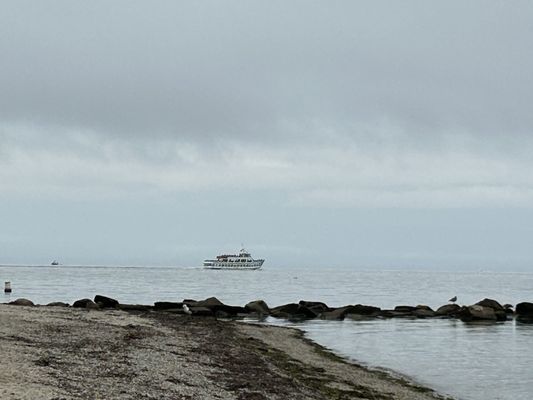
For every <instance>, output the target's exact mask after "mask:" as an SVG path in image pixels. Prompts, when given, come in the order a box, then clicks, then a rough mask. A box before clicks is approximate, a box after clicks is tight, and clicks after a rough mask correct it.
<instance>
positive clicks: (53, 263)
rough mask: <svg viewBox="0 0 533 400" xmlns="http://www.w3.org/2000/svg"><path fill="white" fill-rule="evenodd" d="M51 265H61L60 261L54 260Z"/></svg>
mask: <svg viewBox="0 0 533 400" xmlns="http://www.w3.org/2000/svg"><path fill="white" fill-rule="evenodd" d="M50 265H59V261H56V260H54V261H52V263H51V264H50Z"/></svg>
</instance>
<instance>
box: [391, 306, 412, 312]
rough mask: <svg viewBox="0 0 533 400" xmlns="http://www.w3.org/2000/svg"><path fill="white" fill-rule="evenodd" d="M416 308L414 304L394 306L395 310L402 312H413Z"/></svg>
mask: <svg viewBox="0 0 533 400" xmlns="http://www.w3.org/2000/svg"><path fill="white" fill-rule="evenodd" d="M415 310H416V307H413V306H396V307H394V311H397V312H401V313H412V312H413V311H415Z"/></svg>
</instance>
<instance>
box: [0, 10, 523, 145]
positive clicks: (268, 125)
mask: <svg viewBox="0 0 533 400" xmlns="http://www.w3.org/2000/svg"><path fill="white" fill-rule="evenodd" d="M2 8H3V10H2V13H1V16H0V26H1V28H0V29H1V37H0V50H1V53H2V71H3V72H2V75H1V77H0V85H1V87H2V93H1V94H0V117H1V118H2V120H4V121H8V122H32V123H36V124H39V125H48V126H52V127H53V126H62V127H70V128H78V129H79V128H82V129H89V130H92V131H94V132H96V133H100V134H103V135H123V136H127V137H132V136H139V137H145V138H149V139H153V138H154V136H170V137H178V138H181V139H183V138H187V139H190V140H193V141H196V140H200V139H202V138H208V139H213V138H217V137H218V138H238V139H239V140H260V141H264V140H268V138H270V139H275V140H283V138H286V137H287V136H296V137H300V136H301V135H302V134H305V129H304V127H305V126H306V124H311V123H313V122H316V121H319V123H320V124H321V125H324V126H333V127H338V126H340V127H341V129H340V132H341V133H342V134H348V135H353V134H354V133H353V126H354V125H355V126H358V125H360V124H361V123H363V124H373V123H376V122H379V121H382V120H387V121H389V122H390V123H391V124H393V125H395V126H401V127H403V129H404V130H406V131H409V132H411V134H412V135H415V134H418V136H424V135H432V136H434V135H437V134H446V133H447V132H448V131H450V130H451V131H456V130H461V131H464V132H466V133H467V134H471V135H488V134H493V135H501V134H506V135H509V134H511V135H524V134H529V133H530V132H531V129H532V127H533V115H532V113H531V112H530V110H529V108H530V107H529V105H530V104H531V103H532V100H533V90H531V89H532V88H533V82H532V79H533V78H532V77H531V74H530V71H531V70H533V56H531V52H530V49H531V48H532V47H533V27H532V22H531V21H532V18H531V17H532V16H533V6H532V5H531V3H529V2H513V4H511V5H508V4H506V5H504V4H502V3H499V2H488V3H487V2H481V1H479V2H469V3H468V4H467V5H465V4H464V3H463V2H446V3H442V4H431V5H428V4H426V3H425V2H421V1H413V2H408V3H402V4H394V3H385V2H372V3H371V4H369V3H367V4H364V3H355V2H337V3H335V5H331V4H325V3H324V4H320V3H309V2H293V3H291V4H287V3H284V2H280V3H276V2H269V3H268V4H264V3H260V2H225V3H218V2H205V3H194V4H184V3H175V2H167V1H160V2H155V3H146V2H130V1H128V2H113V4H109V3H107V2H91V3H84V2H72V1H65V2H61V1H60V2H54V3H53V4H41V3H35V2H14V3H11V4H7V5H6V4H4V5H3V6H2ZM291 126H293V127H294V126H296V129H294V130H292V131H291V130H290V129H287V127H291ZM302 131H304V132H302ZM374 133H375V132H372V131H370V132H368V134H367V135H368V136H372V135H374ZM319 136H320V135H319Z"/></svg>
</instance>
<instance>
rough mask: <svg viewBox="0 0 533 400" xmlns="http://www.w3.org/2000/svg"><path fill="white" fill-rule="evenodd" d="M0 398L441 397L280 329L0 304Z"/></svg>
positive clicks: (159, 314) (419, 399) (414, 399)
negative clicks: (352, 361) (343, 357)
mask: <svg viewBox="0 0 533 400" xmlns="http://www.w3.org/2000/svg"><path fill="white" fill-rule="evenodd" d="M0 362H1V364H0V399H3V400H14V399H28V400H30V399H31V400H36V399H39V400H41V399H43V400H44V399H47V400H62V399H65V400H67V399H91V400H92V399H199V400H208V399H239V400H248V399H249V400H262V399H280V400H282V399H283V400H285V399H298V400H299V399H302V400H303V399H405V400H407V399H409V400H426V399H436V398H438V399H444V397H443V396H440V395H438V394H437V393H435V392H433V391H432V390H430V389H428V388H425V387H422V386H419V385H416V384H414V383H411V382H409V381H407V380H405V379H401V378H395V377H392V376H390V375H388V374H386V373H383V372H381V371H372V370H369V369H367V368H365V367H362V366H359V365H356V364H353V363H350V362H347V361H345V360H343V359H342V358H340V357H337V356H335V355H334V354H332V353H331V352H329V351H327V350H326V349H324V348H323V347H321V346H319V345H317V344H315V343H313V342H312V341H310V340H308V339H305V338H304V337H303V334H302V332H301V331H299V330H296V329H290V328H282V327H272V326H265V325H258V324H248V323H242V322H236V321H220V320H216V319H215V318H213V317H190V316H187V315H175V314H170V313H164V312H145V313H140V312H137V313H128V312H125V311H119V310H106V311H97V310H91V311H88V310H84V309H73V308H63V307H43V306H40V307H22V306H10V305H4V304H0Z"/></svg>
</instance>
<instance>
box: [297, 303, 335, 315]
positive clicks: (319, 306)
mask: <svg viewBox="0 0 533 400" xmlns="http://www.w3.org/2000/svg"><path fill="white" fill-rule="evenodd" d="M298 304H299V305H300V306H302V307H306V308H308V309H309V310H311V311H313V312H314V313H315V314H317V315H318V314H321V313H324V312H327V311H331V310H332V309H330V308H329V307H328V306H327V305H326V304H325V303H322V302H320V301H305V300H300V301H299V302H298Z"/></svg>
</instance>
